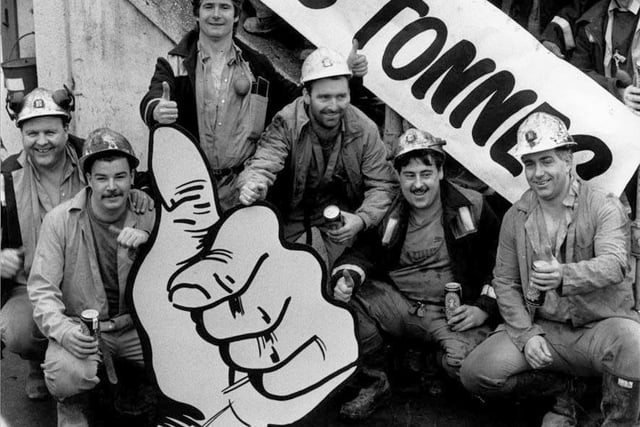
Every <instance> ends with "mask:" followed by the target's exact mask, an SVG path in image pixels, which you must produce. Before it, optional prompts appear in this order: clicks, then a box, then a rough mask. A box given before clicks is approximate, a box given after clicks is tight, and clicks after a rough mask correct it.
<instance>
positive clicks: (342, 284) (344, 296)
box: [333, 270, 354, 302]
mask: <svg viewBox="0 0 640 427" xmlns="http://www.w3.org/2000/svg"><path fill="white" fill-rule="evenodd" d="M353 286H354V282H353V277H351V273H349V271H348V270H342V277H341V278H339V279H338V281H337V282H336V286H335V288H333V297H334V298H335V299H337V300H338V301H342V302H349V300H350V299H351V295H352V294H353Z"/></svg>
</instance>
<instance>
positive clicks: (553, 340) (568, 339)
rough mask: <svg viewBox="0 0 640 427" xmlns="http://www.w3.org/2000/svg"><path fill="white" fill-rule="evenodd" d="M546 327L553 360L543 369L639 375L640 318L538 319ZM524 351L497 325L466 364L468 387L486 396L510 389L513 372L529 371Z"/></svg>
mask: <svg viewBox="0 0 640 427" xmlns="http://www.w3.org/2000/svg"><path fill="white" fill-rule="evenodd" d="M536 323H537V324H539V325H540V326H541V327H542V329H543V330H544V332H545V335H544V338H545V339H546V340H547V342H548V343H549V347H550V350H551V356H552V358H553V362H552V363H551V364H550V365H549V366H547V367H545V368H543V369H544V370H549V371H555V372H561V373H565V374H568V375H571V376H577V377H591V376H600V375H602V374H603V373H605V372H606V373H609V374H611V375H613V376H615V377H617V378H621V379H623V380H626V381H634V382H635V381H638V380H640V323H637V322H635V321H633V320H630V319H623V318H610V319H606V320H602V321H600V322H596V323H593V324H590V325H589V326H588V327H578V328H574V327H572V326H571V325H569V324H566V323H558V322H552V321H548V320H544V319H539V320H536ZM531 369H532V368H531V366H529V364H528V363H527V361H526V360H525V357H524V353H523V352H521V351H520V350H518V348H517V347H516V346H515V345H514V344H513V342H512V341H511V339H510V338H509V336H508V335H507V332H506V331H505V330H504V329H502V328H498V329H497V330H496V332H495V333H493V334H492V335H491V336H490V337H489V338H487V340H486V341H484V342H483V343H482V344H480V345H479V346H478V347H477V348H476V349H475V350H474V351H473V352H471V354H469V356H468V357H467V358H466V360H465V361H464V363H463V365H462V369H461V372H460V375H461V380H462V383H463V385H464V386H465V388H466V389H467V390H469V391H470V392H472V393H475V394H479V395H481V396H486V397H498V396H504V395H505V394H508V393H509V392H510V391H511V390H505V389H504V387H503V386H504V385H505V382H506V381H507V379H509V378H510V377H511V376H513V375H516V374H519V373H521V372H524V371H528V370H531Z"/></svg>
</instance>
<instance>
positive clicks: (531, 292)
mask: <svg viewBox="0 0 640 427" xmlns="http://www.w3.org/2000/svg"><path fill="white" fill-rule="evenodd" d="M538 262H540V261H533V270H535V269H536V263H538ZM546 296H547V294H546V292H544V291H541V290H539V289H536V288H534V287H533V286H532V285H531V283H529V286H527V291H526V293H525V295H524V299H525V300H526V301H527V304H529V305H530V306H532V307H541V306H542V304H544V299H545V297H546Z"/></svg>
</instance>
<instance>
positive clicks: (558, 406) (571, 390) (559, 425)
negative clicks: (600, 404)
mask: <svg viewBox="0 0 640 427" xmlns="http://www.w3.org/2000/svg"><path fill="white" fill-rule="evenodd" d="M576 381H577V380H576V379H570V380H568V381H567V382H566V383H565V387H564V389H563V390H561V391H560V392H559V393H558V394H556V396H555V397H556V402H555V404H554V405H553V408H552V409H551V411H549V412H547V413H546V414H545V415H544V418H542V427H575V426H577V425H578V419H577V416H576V405H577V403H576V399H577V398H579V397H580V396H581V395H582V394H583V392H584V390H580V387H578V386H576V383H575V382H576Z"/></svg>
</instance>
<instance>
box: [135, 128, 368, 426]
mask: <svg viewBox="0 0 640 427" xmlns="http://www.w3.org/2000/svg"><path fill="white" fill-rule="evenodd" d="M149 159H150V160H149V162H150V170H151V172H152V174H153V176H154V180H155V186H156V189H157V191H158V192H159V194H160V197H161V200H160V202H161V203H160V205H161V206H160V208H159V209H158V211H159V212H158V219H157V224H156V227H155V230H154V233H153V236H152V238H151V239H150V242H151V243H150V245H151V247H150V249H149V251H148V253H147V254H146V255H145V256H144V258H143V259H142V260H141V261H140V262H139V265H138V266H137V269H135V276H134V274H132V278H133V279H132V280H131V286H132V287H131V288H130V294H131V296H132V299H133V305H134V307H135V313H136V318H137V320H138V326H139V328H140V332H141V334H140V335H141V338H142V339H143V345H144V346H145V352H146V356H147V357H146V361H147V363H149V364H151V367H152V368H153V371H154V374H155V378H156V381H157V383H158V386H159V388H160V390H161V391H162V392H163V393H164V394H165V395H166V396H167V397H168V398H170V399H171V400H174V401H177V402H181V403H183V404H186V405H188V406H190V407H192V408H193V409H195V411H192V415H191V417H187V418H188V420H189V422H190V423H191V424H189V425H199V426H204V425H207V426H216V425H220V426H225V427H227V426H233V425H245V426H246V425H251V426H266V425H267V424H288V423H292V422H294V421H297V420H299V419H300V418H302V417H304V416H305V415H306V414H307V413H309V412H310V411H311V410H312V409H313V408H315V407H316V406H317V405H318V404H319V403H320V402H321V401H322V400H323V399H325V398H326V397H327V395H328V394H329V393H331V392H332V391H333V390H334V389H335V388H336V387H338V386H339V385H340V384H341V383H343V382H344V381H345V380H346V379H347V378H348V377H349V376H350V375H351V374H353V372H354V371H355V369H356V361H357V359H358V344H357V341H356V334H355V321H354V317H353V315H352V314H351V313H350V312H349V311H348V310H347V309H345V308H344V307H342V306H338V305H335V304H333V303H331V302H329V300H328V298H327V297H326V295H324V294H323V292H322V289H323V286H322V285H323V281H324V279H325V272H324V270H323V266H322V261H321V260H320V258H319V257H318V256H317V255H316V254H314V253H312V252H311V251H310V250H309V249H306V248H305V247H302V246H293V245H290V244H287V243H284V240H283V237H282V229H281V224H280V223H279V220H278V217H277V216H276V214H275V213H274V211H273V210H271V208H269V207H268V206H266V205H264V204H258V205H254V206H251V207H246V208H242V209H237V210H233V211H231V212H229V213H226V214H225V215H223V216H221V215H220V214H219V208H218V205H217V200H216V195H215V190H214V187H213V185H212V180H211V178H210V176H209V173H208V171H207V168H206V163H205V160H204V158H203V156H202V154H201V153H200V151H199V150H198V148H197V146H196V144H195V143H194V142H193V141H192V140H191V139H190V138H189V137H188V136H186V135H185V134H184V133H182V132H181V131H180V130H179V129H177V128H175V127H159V128H156V129H154V130H153V132H152V135H151V138H150V147H149ZM193 414H197V416H196V415H193ZM182 422H183V423H184V418H183V419H182ZM166 425H175V424H172V423H170V422H168V423H167V424H166ZM178 425H183V424H178Z"/></svg>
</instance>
